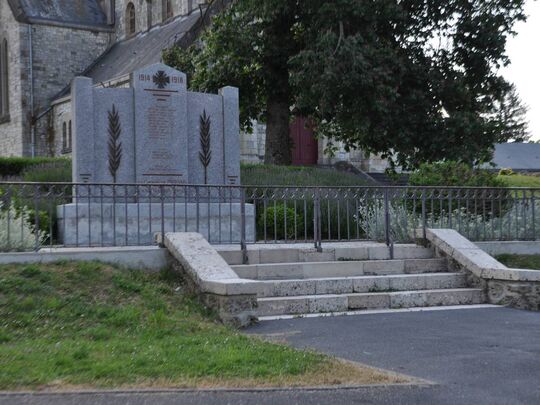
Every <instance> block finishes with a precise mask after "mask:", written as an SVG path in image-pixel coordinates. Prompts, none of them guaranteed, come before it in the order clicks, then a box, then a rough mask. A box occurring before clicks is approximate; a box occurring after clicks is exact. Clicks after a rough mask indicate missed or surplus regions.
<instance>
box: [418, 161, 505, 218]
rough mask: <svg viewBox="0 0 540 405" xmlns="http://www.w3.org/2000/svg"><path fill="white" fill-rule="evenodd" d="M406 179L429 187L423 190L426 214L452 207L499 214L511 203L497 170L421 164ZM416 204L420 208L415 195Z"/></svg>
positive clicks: (451, 164) (476, 213)
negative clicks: (495, 171)
mask: <svg viewBox="0 0 540 405" xmlns="http://www.w3.org/2000/svg"><path fill="white" fill-rule="evenodd" d="M409 183H410V185H411V186H428V187H430V188H429V189H428V190H426V191H425V193H424V198H425V201H426V204H425V209H426V214H428V215H433V216H434V217H437V216H440V215H442V216H444V215H446V214H448V213H449V212H452V211H454V210H455V209H458V210H463V212H464V213H465V214H471V215H482V216H485V217H488V218H489V217H498V216H501V215H504V214H505V212H506V211H507V210H508V209H509V208H510V207H511V206H512V203H513V201H511V195H510V193H509V192H508V191H507V190H505V189H504V188H505V187H506V184H505V183H504V181H503V180H502V179H500V178H499V177H498V176H497V174H496V173H494V172H491V171H489V170H485V169H476V168H473V167H471V166H469V165H467V164H465V163H459V162H451V161H448V162H438V163H430V164H423V165H421V166H420V168H419V169H418V170H417V171H416V172H414V173H412V174H411V175H410V177H409ZM445 187H456V188H455V189H445ZM415 195H416V196H418V195H419V193H418V192H416V194H415ZM409 205H412V204H409ZM415 207H416V208H413V209H414V210H415V211H416V212H420V211H421V210H422V204H421V203H420V201H418V198H417V204H415Z"/></svg>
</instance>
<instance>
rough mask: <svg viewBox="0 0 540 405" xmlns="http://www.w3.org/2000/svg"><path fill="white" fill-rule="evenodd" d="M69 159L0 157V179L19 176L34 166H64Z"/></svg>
mask: <svg viewBox="0 0 540 405" xmlns="http://www.w3.org/2000/svg"><path fill="white" fill-rule="evenodd" d="M69 162H70V159H67V158H57V157H56V158H52V157H35V158H28V157H0V177H8V176H21V175H22V173H23V172H24V171H26V170H27V169H29V168H31V167H34V166H37V165H39V166H49V165H50V166H65V165H68V164H69Z"/></svg>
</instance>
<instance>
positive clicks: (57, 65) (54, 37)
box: [24, 25, 110, 155]
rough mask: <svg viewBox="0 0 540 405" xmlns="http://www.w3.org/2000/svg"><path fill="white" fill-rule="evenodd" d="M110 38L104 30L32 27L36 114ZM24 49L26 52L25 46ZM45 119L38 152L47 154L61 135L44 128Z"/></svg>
mask: <svg viewBox="0 0 540 405" xmlns="http://www.w3.org/2000/svg"><path fill="white" fill-rule="evenodd" d="M109 38H110V34H109V33H106V32H91V31H85V30H77V29H72V28H64V27H53V26H45V25H33V26H32V45H33V72H34V108H35V111H36V112H37V113H38V114H39V113H41V112H42V111H44V110H45V109H47V108H48V107H49V105H50V101H51V99H52V98H53V97H54V96H55V95H56V94H58V93H59V92H60V91H61V90H63V89H64V88H65V87H66V86H68V85H69V84H70V82H71V80H72V79H73V77H75V76H76V75H78V74H81V72H83V71H84V70H85V69H86V68H87V67H88V66H90V65H91V64H92V62H94V61H95V60H96V59H97V58H98V57H99V56H100V55H101V54H102V53H103V52H104V51H105V50H106V49H107V47H108V46H109ZM26 43H27V44H28V41H27V42H26ZM25 51H26V52H29V50H28V45H27V46H26V49H25ZM27 105H29V103H28V104H27ZM47 121H48V119H47V116H45V117H43V118H42V119H40V121H39V122H38V124H37V128H36V154H38V155H49V154H50V151H51V148H52V147H51V142H52V143H53V144H54V143H56V144H58V137H59V136H61V134H58V133H56V132H54V133H52V134H51V133H50V132H48V131H47V129H48V127H49V123H48V122H47ZM52 137H54V139H51V138H52ZM24 153H25V154H26V155H29V154H30V143H29V142H28V143H26V148H25V151H24Z"/></svg>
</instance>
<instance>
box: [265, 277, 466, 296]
mask: <svg viewBox="0 0 540 405" xmlns="http://www.w3.org/2000/svg"><path fill="white" fill-rule="evenodd" d="M259 286H260V287H259V290H260V293H259V297H291V296H299V295H302V296H304V295H325V294H352V293H374V292H391V291H407V290H435V289H448V288H452V289H455V288H464V287H466V286H467V280H466V278H465V275H464V274H462V273H425V274H401V275H392V276H360V277H336V278H312V279H297V280H265V281H260V282H259Z"/></svg>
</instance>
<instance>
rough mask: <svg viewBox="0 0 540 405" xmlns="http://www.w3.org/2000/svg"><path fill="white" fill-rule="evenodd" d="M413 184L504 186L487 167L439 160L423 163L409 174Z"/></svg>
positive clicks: (410, 182)
mask: <svg viewBox="0 0 540 405" xmlns="http://www.w3.org/2000/svg"><path fill="white" fill-rule="evenodd" d="M409 184H410V185H412V186H440V187H442V186H448V187H504V186H505V184H504V182H503V181H501V180H500V179H498V178H497V174H496V173H493V172H491V171H489V170H485V169H475V168H473V167H471V166H469V165H467V164H465V163H459V162H452V161H447V162H438V163H425V164H422V165H421V166H420V167H419V169H418V170H417V171H416V172H413V173H411V175H410V176H409Z"/></svg>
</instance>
